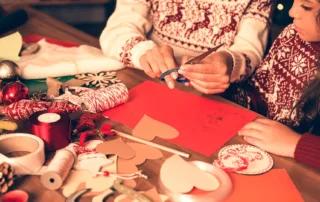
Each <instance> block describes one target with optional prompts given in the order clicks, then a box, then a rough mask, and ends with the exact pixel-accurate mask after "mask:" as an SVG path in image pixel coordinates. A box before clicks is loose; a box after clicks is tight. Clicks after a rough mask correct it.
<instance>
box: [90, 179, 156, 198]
mask: <svg viewBox="0 0 320 202" xmlns="http://www.w3.org/2000/svg"><path fill="white" fill-rule="evenodd" d="M121 182H122V180H121V179H119V178H118V179H116V180H115V181H114V182H113V186H112V187H111V188H110V189H107V190H106V191H104V192H103V193H101V194H100V195H97V196H95V197H93V199H92V202H103V201H105V200H107V199H108V198H109V197H110V196H112V195H113V194H114V193H116V192H119V193H122V194H124V195H127V196H129V197H130V198H132V199H133V200H134V199H135V200H137V201H139V202H152V200H151V199H149V198H148V197H147V196H145V195H143V194H141V193H139V192H137V191H135V190H133V189H131V188H129V187H126V186H124V185H121Z"/></svg>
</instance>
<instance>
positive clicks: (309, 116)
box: [296, 59, 320, 135]
mask: <svg viewBox="0 0 320 202" xmlns="http://www.w3.org/2000/svg"><path fill="white" fill-rule="evenodd" d="M319 60H320V59H319ZM297 105H302V111H303V113H304V120H303V123H302V124H301V125H304V126H307V127H303V128H301V129H300V131H299V132H311V133H312V134H315V135H320V62H319V65H318V73H317V75H316V77H315V78H314V79H313V80H312V82H311V83H310V84H309V85H308V86H307V88H306V89H305V91H304V93H303V95H302V97H301V99H300V101H299V102H298V104H297ZM297 105H296V106H297ZM306 129H309V130H308V131H305V130H306Z"/></svg>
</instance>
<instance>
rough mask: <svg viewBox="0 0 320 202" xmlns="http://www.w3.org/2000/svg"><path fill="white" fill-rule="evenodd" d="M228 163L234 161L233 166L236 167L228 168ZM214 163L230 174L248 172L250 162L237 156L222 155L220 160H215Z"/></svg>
mask: <svg viewBox="0 0 320 202" xmlns="http://www.w3.org/2000/svg"><path fill="white" fill-rule="evenodd" d="M232 159H233V160H232ZM227 161H232V165H234V166H226V165H225V164H226V162H227ZM213 163H214V164H215V165H216V166H218V167H220V168H221V169H223V170H224V171H225V172H229V173H230V172H236V171H242V170H246V169H247V168H248V166H249V162H248V160H247V159H246V158H244V157H242V156H240V155H236V154H225V155H222V156H221V157H220V158H219V159H217V160H215V161H214V162H213Z"/></svg>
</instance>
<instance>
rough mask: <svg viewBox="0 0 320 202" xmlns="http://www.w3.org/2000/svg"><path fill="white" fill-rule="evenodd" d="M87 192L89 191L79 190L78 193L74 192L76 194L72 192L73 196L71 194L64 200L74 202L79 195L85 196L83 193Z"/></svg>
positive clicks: (88, 189)
mask: <svg viewBox="0 0 320 202" xmlns="http://www.w3.org/2000/svg"><path fill="white" fill-rule="evenodd" d="M89 191H91V189H90V188H87V189H82V190H80V191H76V192H74V193H73V194H71V195H70V196H69V197H68V198H67V199H66V202H76V201H77V199H78V198H79V197H80V196H81V195H83V194H85V193H87V192H89Z"/></svg>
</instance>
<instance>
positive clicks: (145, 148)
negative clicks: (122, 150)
mask: <svg viewBox="0 0 320 202" xmlns="http://www.w3.org/2000/svg"><path fill="white" fill-rule="evenodd" d="M127 144H128V145H129V146H130V147H131V148H132V149H133V150H134V151H135V153H136V155H135V157H133V158H132V159H128V160H125V159H118V165H117V168H118V173H122V174H129V173H134V172H137V171H138V168H137V167H136V165H140V164H143V163H144V162H145V161H146V160H147V159H153V160H155V159H160V158H162V157H163V154H162V152H161V151H160V150H159V149H157V148H154V147H151V146H149V145H145V144H140V143H134V142H127Z"/></svg>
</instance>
